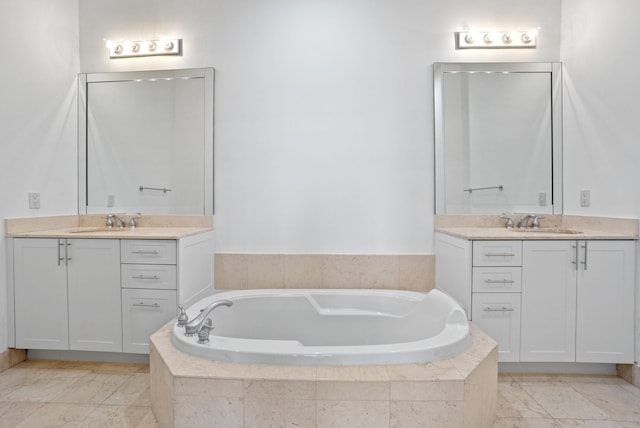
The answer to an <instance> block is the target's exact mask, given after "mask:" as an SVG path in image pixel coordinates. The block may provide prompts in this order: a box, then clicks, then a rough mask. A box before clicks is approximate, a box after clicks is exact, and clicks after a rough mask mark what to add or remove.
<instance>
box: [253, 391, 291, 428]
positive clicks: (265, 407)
mask: <svg viewBox="0 0 640 428" xmlns="http://www.w3.org/2000/svg"><path fill="white" fill-rule="evenodd" d="M277 397H278V396H274V397H273V398H268V397H262V398H245V400H244V427H245V428H268V427H269V428H270V427H274V428H276V427H282V426H283V425H284V400H283V399H282V398H277Z"/></svg>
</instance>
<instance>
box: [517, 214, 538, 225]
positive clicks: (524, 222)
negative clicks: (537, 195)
mask: <svg viewBox="0 0 640 428" xmlns="http://www.w3.org/2000/svg"><path fill="white" fill-rule="evenodd" d="M541 218H544V217H540V216H538V215H537V214H527V215H525V216H524V217H522V219H521V220H520V221H519V222H518V227H519V228H520V229H526V228H527V227H529V220H532V221H531V227H532V228H534V229H538V228H539V227H540V219H541Z"/></svg>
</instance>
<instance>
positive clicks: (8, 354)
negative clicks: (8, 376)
mask: <svg viewBox="0 0 640 428" xmlns="http://www.w3.org/2000/svg"><path fill="white" fill-rule="evenodd" d="M26 359H27V353H26V352H25V351H24V350H22V349H13V348H9V349H7V350H6V351H4V352H2V353H0V373H1V372H3V371H5V370H7V369H10V368H11V367H13V366H15V365H17V364H20V363H21V362H23V361H25V360H26Z"/></svg>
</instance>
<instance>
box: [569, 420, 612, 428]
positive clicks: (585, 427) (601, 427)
mask: <svg viewBox="0 0 640 428" xmlns="http://www.w3.org/2000/svg"><path fill="white" fill-rule="evenodd" d="M558 423H559V424H560V425H561V426H562V428H623V426H622V425H620V423H619V422H616V421H597V420H596V421H590V420H580V419H558Z"/></svg>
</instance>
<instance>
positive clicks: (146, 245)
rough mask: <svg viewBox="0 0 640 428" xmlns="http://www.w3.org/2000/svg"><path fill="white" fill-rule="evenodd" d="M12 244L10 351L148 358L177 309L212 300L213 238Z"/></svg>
mask: <svg viewBox="0 0 640 428" xmlns="http://www.w3.org/2000/svg"><path fill="white" fill-rule="evenodd" d="M123 233H126V232H123ZM131 233H134V232H131ZM162 233H163V232H162V231H160V232H158V235H160V234H162ZM147 234H148V233H147ZM7 242H8V249H9V251H8V254H9V263H8V266H9V278H12V279H13V284H12V286H11V287H10V290H9V317H8V318H9V340H8V342H9V346H10V347H16V348H20V349H45V350H71V351H99V352H126V353H142V354H146V353H148V352H149V336H150V335H151V334H152V333H153V332H155V331H156V330H157V329H159V328H160V327H162V326H163V325H164V324H166V323H167V322H168V321H170V320H171V319H172V318H173V317H175V316H176V313H177V304H178V303H183V304H184V305H185V307H188V306H190V305H192V304H193V303H195V302H196V301H197V300H199V299H201V298H203V297H204V296H206V295H208V294H211V293H212V292H213V262H214V259H213V257H214V244H213V231H203V232H198V233H195V234H191V235H187V236H183V237H180V238H174V239H155V238H145V239H131V238H129V239H124V238H120V239H118V238H86V239H76V238H73V239H72V238H67V239H65V238H61V239H58V238H50V237H12V238H10V239H9V240H8V241H7Z"/></svg>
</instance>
